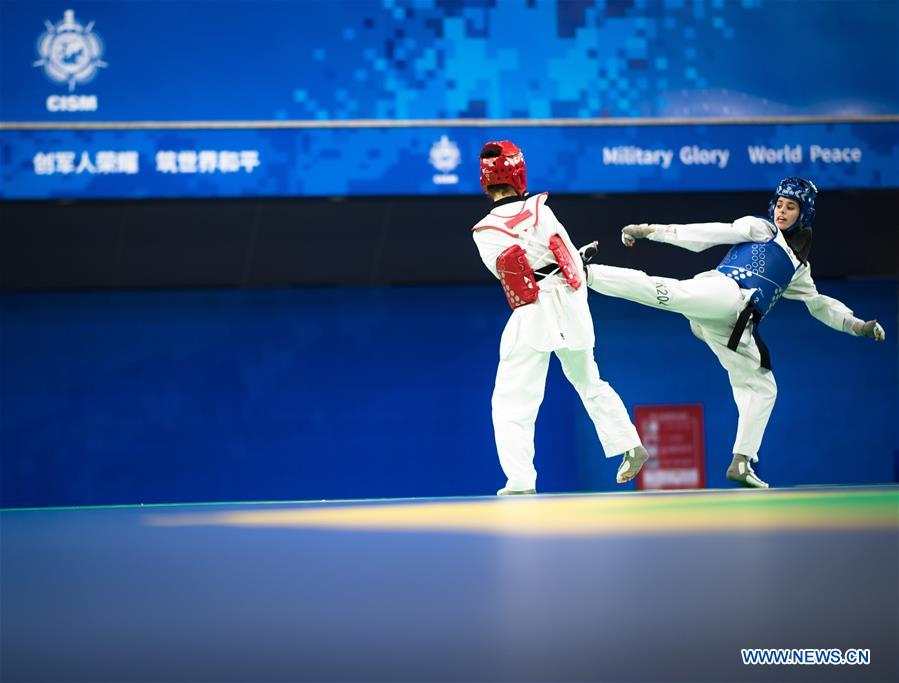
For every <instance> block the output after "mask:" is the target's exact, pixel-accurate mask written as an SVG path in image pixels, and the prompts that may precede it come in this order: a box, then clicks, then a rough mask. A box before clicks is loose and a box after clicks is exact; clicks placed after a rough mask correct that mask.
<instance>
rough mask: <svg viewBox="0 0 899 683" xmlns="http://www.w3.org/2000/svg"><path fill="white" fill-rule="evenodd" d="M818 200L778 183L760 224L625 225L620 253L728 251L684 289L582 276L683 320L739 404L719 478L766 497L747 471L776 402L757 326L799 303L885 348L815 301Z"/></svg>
mask: <svg viewBox="0 0 899 683" xmlns="http://www.w3.org/2000/svg"><path fill="white" fill-rule="evenodd" d="M817 194H818V190H817V188H816V187H815V185H814V184H813V183H812V182H811V181H809V180H805V179H803V178H798V177H790V178H784V179H783V180H782V181H781V182H780V184H779V185H778V186H777V189H776V190H775V192H774V196H773V197H772V199H771V201H770V202H769V205H768V217H767V219H766V218H759V217H755V216H744V217H743V218H739V219H737V220H736V221H734V222H733V223H693V224H690V225H657V224H640V225H628V226H625V227H624V228H623V229H622V231H621V240H622V242H623V243H624V244H625V246H628V247H632V246H633V245H634V243H635V241H636V240H638V239H642V238H646V239H649V240H651V241H653V242H664V243H667V244H673V245H675V246H678V247H682V248H684V249H689V250H690V251H702V250H704V249H707V248H709V247H712V246H715V245H718V244H732V245H734V246H733V247H732V248H731V249H730V251H729V252H728V253H727V255H726V256H725V257H724V259H723V260H722V261H721V264H720V265H719V266H718V267H717V268H716V269H715V270H710V271H707V272H704V273H700V274H699V275H696V276H695V277H693V278H692V279H690V280H674V279H671V278H664V277H655V276H651V275H647V274H646V273H644V272H642V271H638V270H631V269H628V268H615V267H612V266H604V265H594V264H591V265H589V266H587V282H588V285H589V287H590V289H593V290H595V291H597V292H599V293H601V294H605V295H607V296H614V297H619V298H622V299H628V300H630V301H635V302H637V303H641V304H645V305H647V306H651V307H652V308H658V309H663V310H668V311H674V312H675V313H681V314H683V315H684V316H685V317H686V318H687V319H688V320H689V321H690V328H691V330H692V331H693V334H694V335H695V336H696V337H698V338H699V339H701V340H702V341H704V342H705V343H706V344H707V345H708V346H709V348H710V349H711V350H712V352H713V353H714V354H715V355H716V356H717V357H718V360H719V361H720V363H721V365H723V366H724V369H725V370H727V374H728V377H729V379H730V385H731V389H732V391H733V395H734V401H735V402H736V404H737V413H738V416H739V417H738V420H737V436H736V440H735V441H734V446H733V460H732V461H731V464H730V467H728V469H727V478H728V479H730V480H731V481H735V482H737V483H739V484H742V485H744V486H747V487H754V488H767V487H768V484H767V483H765V482H764V481H762V480H761V479H760V478H759V477H758V475H757V474H756V473H755V472H754V471H753V469H752V463H753V462H757V461H758V451H759V447H760V446H761V443H762V437H763V436H764V433H765V428H766V427H767V425H768V418H769V417H770V416H771V411H772V409H773V408H774V401H775V399H776V398H777V384H776V383H775V381H774V373H773V372H772V371H771V366H772V363H771V358H770V356H769V353H768V349H767V347H766V346H765V344H764V342H763V341H762V338H761V336H760V335H759V323H760V322H761V320H762V318H764V316H765V315H766V314H767V313H768V312H769V311H770V310H771V308H772V307H773V306H774V304H776V303H777V301H778V300H779V299H780V297H781V296H783V297H786V298H787V299H795V300H798V301H802V302H803V303H804V304H805V305H806V306H807V307H808V310H809V313H811V314H812V316H814V317H815V318H817V319H818V320H820V321H821V322H823V323H824V324H825V325H827V326H829V327H832V328H833V329H835V330H839V331H840V332H846V333H848V334H852V335H855V336H862V337H871V338H873V339H874V340H875V341H883V340H884V339H885V337H886V335H885V333H884V331H883V328H882V327H881V326H880V325H879V324H878V323H877V321H876V320H870V321H868V322H865V321H864V320H860V319H858V318H856V317H855V315H854V314H853V313H852V311H851V310H850V309H849V308H847V307H846V306H845V305H844V304H843V303H841V302H840V301H837V300H836V299H833V298H831V297H828V296H824V295H823V294H819V293H818V290H817V288H816V287H815V282H814V280H812V267H811V264H810V263H809V261H808V255H809V251H810V249H811V242H812V221H813V220H814V217H815V199H816V197H817Z"/></svg>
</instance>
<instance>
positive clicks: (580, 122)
mask: <svg viewBox="0 0 899 683" xmlns="http://www.w3.org/2000/svg"><path fill="white" fill-rule="evenodd" d="M808 123H899V114H886V115H880V116H761V117H759V116H756V117H748V116H747V117H725V116H709V117H692V118H691V117H673V118H648V117H642V118H592V119H570V118H565V119H405V120H395V119H347V120H327V121H309V120H293V121H271V120H268V121H59V122H55V121H0V130H241V129H273V130H281V129H284V130H289V129H331V128H532V127H543V126H546V127H550V126H556V127H562V126H568V127H600V128H602V127H609V128H614V127H619V128H620V127H628V126H725V125H771V124H808Z"/></svg>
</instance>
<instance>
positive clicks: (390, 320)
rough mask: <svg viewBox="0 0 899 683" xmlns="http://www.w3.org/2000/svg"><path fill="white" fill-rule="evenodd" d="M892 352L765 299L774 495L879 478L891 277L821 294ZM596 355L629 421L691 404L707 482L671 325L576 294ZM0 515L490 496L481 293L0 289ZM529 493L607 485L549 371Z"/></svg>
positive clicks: (887, 443) (886, 416) (717, 372)
mask: <svg viewBox="0 0 899 683" xmlns="http://www.w3.org/2000/svg"><path fill="white" fill-rule="evenodd" d="M820 288H821V289H822V291H824V292H825V293H827V294H830V295H833V296H836V297H837V298H840V299H841V300H843V301H845V302H846V303H847V304H848V305H850V306H851V307H854V308H855V309H856V310H857V312H858V314H859V315H864V316H867V317H873V316H875V315H877V316H879V317H880V318H881V319H882V320H883V321H884V322H885V325H886V327H887V330H888V335H889V338H888V341H887V343H885V344H878V345H875V344H873V343H872V342H870V341H868V340H861V339H856V338H853V337H849V336H847V335H841V334H838V333H836V332H833V331H831V330H829V329H827V328H825V327H823V326H822V325H820V324H819V323H817V321H815V320H813V319H812V318H811V317H810V316H809V315H808V314H807V312H806V310H805V307H804V306H802V305H801V304H797V303H795V302H783V303H782V304H781V305H779V306H778V308H777V309H776V310H775V311H774V313H772V315H771V317H770V319H768V320H766V322H765V328H766V329H765V332H766V339H767V341H768V342H769V346H770V347H771V349H772V352H773V359H774V363H775V368H776V372H777V377H778V383H779V386H780V397H779V402H778V406H777V408H776V409H775V413H774V417H773V418H772V421H771V425H770V427H769V431H768V436H767V439H766V442H765V444H764V445H763V449H762V458H763V463H762V466H761V468H760V470H761V472H763V473H764V475H765V476H766V477H768V478H769V479H770V480H771V481H772V482H773V483H775V484H780V485H792V484H804V483H808V484H812V483H871V482H883V481H891V480H892V478H893V451H894V450H895V449H896V448H897V443H899V438H897V415H899V399H897V385H899V381H897V346H896V329H895V321H896V320H897V289H896V282H895V281H882V282H849V283H823V284H822V285H821V287H820ZM591 300H592V306H593V310H594V317H595V320H596V325H597V333H598V347H597V358H598V361H599V365H600V370H601V372H602V373H603V375H604V376H605V377H606V378H607V379H608V380H609V381H610V382H611V383H612V385H613V386H614V387H615V388H616V389H617V390H618V391H619V393H620V394H621V395H622V398H623V399H624V401H625V403H626V405H627V406H628V408H629V409H633V407H634V406H635V405H639V404H654V403H671V402H675V403H676V402H689V403H702V404H703V405H704V407H705V417H706V449H707V457H708V462H709V475H708V482H709V485H710V486H721V485H723V484H724V479H723V470H724V468H725V467H726V464H727V461H728V459H729V453H730V445H731V443H732V440H733V433H734V428H735V419H736V417H735V416H736V412H735V409H734V407H733V403H732V400H731V397H730V392H729V389H728V385H727V382H726V377H725V374H724V371H723V370H722V369H721V368H720V367H719V366H718V364H717V362H716V361H715V359H714V357H713V356H712V354H711V352H709V351H708V350H707V349H706V348H705V346H704V345H703V344H701V343H700V342H698V341H697V340H695V339H694V338H693V337H692V335H691V334H690V332H689V329H688V326H687V323H686V321H685V320H684V319H683V318H681V317H680V316H677V315H671V314H666V313H664V312H658V311H653V310H650V309H647V308H644V307H640V306H637V305H636V304H631V303H628V302H623V301H617V300H613V299H605V298H602V297H600V296H598V295H595V294H591ZM0 313H2V329H0V332H2V337H0V378H2V381H0V448H2V469H0V475H2V482H0V487H2V491H0V493H2V505H4V506H21V505H60V504H99V503H137V502H143V503H155V502H170V501H213V500H271V499H280V500H284V499H320V498H329V499H334V498H356V497H390V496H446V495H471V494H492V493H493V492H494V491H495V489H496V488H498V487H499V486H500V485H502V483H503V478H502V474H501V471H500V469H499V466H498V464H497V461H496V455H495V450H494V444H493V435H492V427H491V424H490V393H491V390H492V386H493V378H494V373H495V367H496V358H497V347H498V342H499V334H500V331H501V329H502V326H503V324H504V321H505V319H506V317H507V309H506V307H505V303H504V300H503V298H502V295H501V292H500V290H499V289H498V288H497V287H483V286H475V287H461V288H448V287H442V288H441V287H435V288H426V287H421V288H382V289H375V288H372V289H287V290H207V291H196V290H191V291H163V292H117V293H65V294H63V293H27V294H24V293H22V294H4V295H2V296H0ZM537 453H538V456H537V465H538V470H539V472H540V481H539V485H540V488H541V490H543V491H574V490H590V489H592V490H607V489H613V488H615V484H614V468H615V466H616V464H617V461H614V460H613V461H609V462H606V461H604V459H603V458H602V455H601V450H600V448H599V445H598V442H597V440H596V437H595V434H594V433H593V431H592V426H591V425H590V423H589V421H588V420H587V418H586V415H585V413H584V411H583V408H582V407H581V405H580V403H579V401H578V399H577V397H576V395H575V393H574V391H573V390H572V389H571V387H570V386H568V385H567V383H566V382H565V380H564V378H563V377H562V374H561V371H560V370H559V368H558V364H557V363H556V362H553V363H552V364H551V369H550V376H549V383H548V387H547V392H546V400H545V402H544V405H543V408H542V409H541V413H540V417H539V419H538V424H537Z"/></svg>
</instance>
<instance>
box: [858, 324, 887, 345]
mask: <svg viewBox="0 0 899 683" xmlns="http://www.w3.org/2000/svg"><path fill="white" fill-rule="evenodd" d="M852 331H853V332H855V333H856V334H857V335H858V336H859V337H873V339H874V341H879V342H882V341H883V340H884V339H886V338H887V333H886V332H884V331H883V328H882V327H881V326H880V323H879V322H877V321H876V320H869V321H868V322H866V323H865V322H861V321H859V322H857V323H853V325H852Z"/></svg>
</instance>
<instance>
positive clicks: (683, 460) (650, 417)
mask: <svg viewBox="0 0 899 683" xmlns="http://www.w3.org/2000/svg"><path fill="white" fill-rule="evenodd" d="M634 418H635V420H634V421H635V422H636V424H637V431H638V432H639V434H640V439H641V440H642V441H643V445H644V446H645V447H646V450H648V451H649V456H650V457H649V460H647V461H646V464H645V465H644V466H643V469H642V470H641V471H640V474H638V475H637V488H638V489H642V490H649V489H701V488H705V446H704V441H705V439H704V434H703V426H702V406H701V405H699V404H696V405H692V404H690V405H671V406H637V407H636V408H635V409H634Z"/></svg>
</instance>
